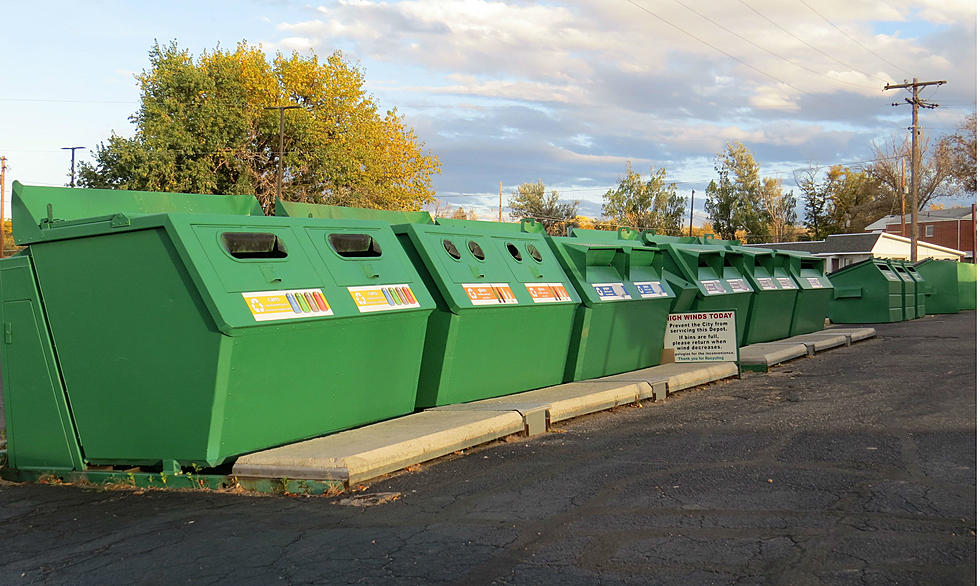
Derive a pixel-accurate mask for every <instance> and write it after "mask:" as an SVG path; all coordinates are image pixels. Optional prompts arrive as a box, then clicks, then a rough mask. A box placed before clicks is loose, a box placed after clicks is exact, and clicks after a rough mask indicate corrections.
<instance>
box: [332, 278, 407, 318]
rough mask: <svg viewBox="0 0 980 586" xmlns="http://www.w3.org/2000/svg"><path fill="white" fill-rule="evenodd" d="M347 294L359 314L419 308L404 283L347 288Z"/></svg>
mask: <svg viewBox="0 0 980 586" xmlns="http://www.w3.org/2000/svg"><path fill="white" fill-rule="evenodd" d="M347 292H348V293H350V296H351V299H353V300H354V305H356V306H357V310H358V311H360V312H361V313H371V312H373V311H390V310H392V309H410V308H413V307H421V306H420V305H419V301H418V299H416V298H415V293H413V292H412V288H411V287H410V286H408V285H407V284H405V283H402V284H400V285H365V286H360V287H348V288H347Z"/></svg>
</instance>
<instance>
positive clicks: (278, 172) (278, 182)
mask: <svg viewBox="0 0 980 586" xmlns="http://www.w3.org/2000/svg"><path fill="white" fill-rule="evenodd" d="M299 107H300V106H266V107H265V108H263V110H279V160H278V162H277V165H276V199H282V155H283V152H284V151H283V147H282V145H283V131H284V129H285V125H286V110H295V109H296V108H299Z"/></svg>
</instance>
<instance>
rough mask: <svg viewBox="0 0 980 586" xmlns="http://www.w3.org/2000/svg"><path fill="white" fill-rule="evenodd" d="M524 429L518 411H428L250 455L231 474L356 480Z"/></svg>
mask: <svg viewBox="0 0 980 586" xmlns="http://www.w3.org/2000/svg"><path fill="white" fill-rule="evenodd" d="M522 431H524V418H523V417H522V416H521V414H520V413H518V412H517V411H480V410H469V411H451V410H445V411H423V412H421V413H415V414H412V415H407V416H405V417H400V418H398V419H392V420H390V421H383V422H381V423H375V424H373V425H368V426H365V427H361V428H358V429H353V430H350V431H343V432H340V433H337V434H334V435H329V436H326V437H320V438H314V439H311V440H306V441H303V442H298V443H295V444H290V445H286V446H282V447H278V448H273V449H271V450H263V451H261V452H256V453H254V454H247V455H245V456H242V457H240V458H238V461H237V462H235V465H234V467H233V469H232V473H233V474H234V475H236V476H243V477H259V478H282V477H287V478H291V479H308V480H342V481H345V482H347V483H348V484H350V483H357V482H361V481H364V480H368V479H371V478H376V477H378V476H381V475H382V474H387V473H389V472H394V471H396V470H400V469H402V468H404V467H406V466H411V465H413V464H418V463H420V462H425V461H427V460H432V459H434V458H438V457H440V456H445V455H446V454H451V453H452V452H455V451H457V450H462V449H464V448H469V447H472V446H475V445H478V444H482V443H485V442H488V441H492V440H495V439H498V438H501V437H504V436H507V435H511V434H514V433H520V432H522Z"/></svg>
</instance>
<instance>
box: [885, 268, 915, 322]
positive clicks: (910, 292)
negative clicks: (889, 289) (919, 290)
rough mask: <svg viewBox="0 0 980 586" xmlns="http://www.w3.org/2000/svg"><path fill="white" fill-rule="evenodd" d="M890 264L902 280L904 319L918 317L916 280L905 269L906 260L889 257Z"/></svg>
mask: <svg viewBox="0 0 980 586" xmlns="http://www.w3.org/2000/svg"><path fill="white" fill-rule="evenodd" d="M888 266H890V267H891V268H892V271H894V272H895V274H896V275H898V278H899V279H901V280H902V319H903V320H905V321H908V320H913V319H915V317H916V315H915V313H916V305H917V300H916V295H915V290H916V287H915V280H913V279H912V275H910V274H909V272H908V271H907V270H906V269H905V261H903V260H897V259H889V260H888Z"/></svg>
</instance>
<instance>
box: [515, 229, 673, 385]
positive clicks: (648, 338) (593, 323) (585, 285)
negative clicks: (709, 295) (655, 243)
mask: <svg viewBox="0 0 980 586" xmlns="http://www.w3.org/2000/svg"><path fill="white" fill-rule="evenodd" d="M521 227H522V229H523V230H524V231H525V232H532V233H539V234H544V233H545V231H544V227H543V226H542V225H541V224H540V223H539V222H536V221H534V220H522V221H521ZM570 233H574V231H570ZM610 233H611V234H615V232H610ZM545 237H546V239H547V241H548V244H549V245H550V246H551V249H552V251H553V252H554V253H555V256H556V257H557V258H558V262H559V263H560V264H561V266H562V268H563V269H564V270H565V274H567V275H568V276H569V277H570V279H571V282H572V285H573V286H574V287H575V290H576V292H577V293H578V294H579V296H580V297H581V298H582V305H580V306H579V308H578V312H577V314H576V318H575V329H574V330H573V332H572V341H571V345H570V349H569V355H568V365H567V367H566V369H565V380H566V381H573V380H584V379H589V378H597V377H601V376H606V375H610V374H617V373H621V372H627V371H630V370H638V369H641V368H646V367H649V366H656V365H657V364H660V358H661V354H662V353H663V347H664V332H665V331H666V329H667V314H668V313H669V312H670V306H671V304H672V302H673V300H674V293H673V291H672V290H671V288H670V285H668V284H667V282H666V281H665V279H664V276H663V260H664V253H663V251H661V250H659V249H656V248H649V247H643V246H634V245H633V244H624V242H625V241H622V240H613V239H609V238H602V237H600V238H590V237H589V234H588V233H586V232H579V233H576V234H575V235H574V236H572V235H570V236H564V237H558V236H547V235H546V236H545Z"/></svg>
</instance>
